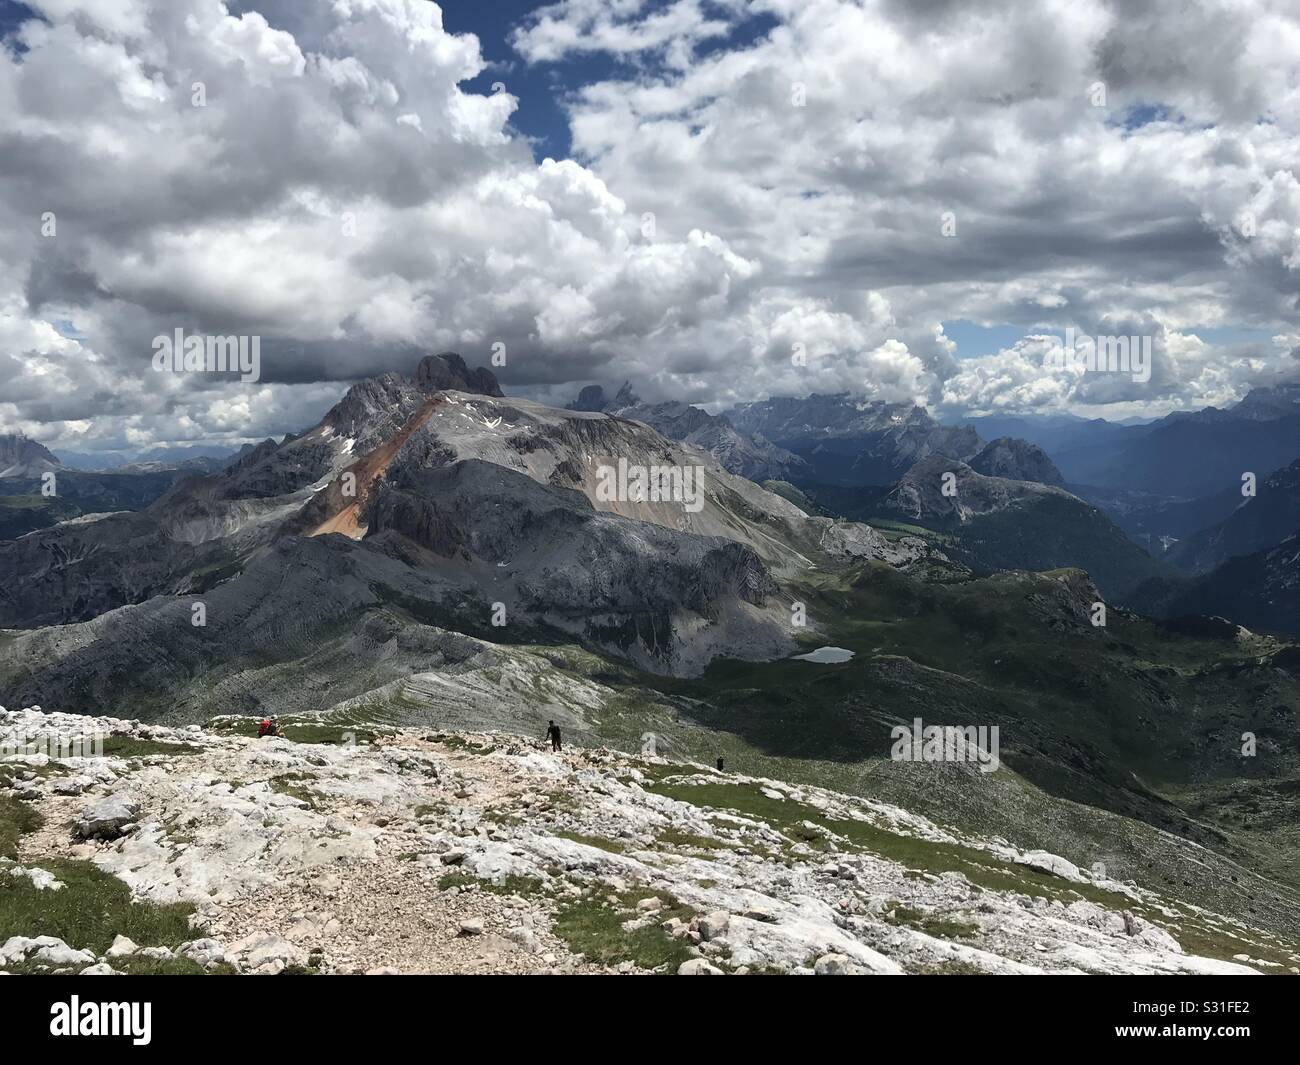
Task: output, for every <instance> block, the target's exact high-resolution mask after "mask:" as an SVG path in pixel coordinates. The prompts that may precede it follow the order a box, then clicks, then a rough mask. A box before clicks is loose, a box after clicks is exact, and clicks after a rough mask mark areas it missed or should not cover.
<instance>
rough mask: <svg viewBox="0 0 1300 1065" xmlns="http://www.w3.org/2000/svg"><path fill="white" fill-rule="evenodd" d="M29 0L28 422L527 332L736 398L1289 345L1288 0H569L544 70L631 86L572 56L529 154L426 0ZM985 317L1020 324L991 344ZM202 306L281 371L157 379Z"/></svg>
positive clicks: (233, 398) (106, 415) (970, 380)
mask: <svg viewBox="0 0 1300 1065" xmlns="http://www.w3.org/2000/svg"><path fill="white" fill-rule="evenodd" d="M30 6H32V7H33V9H34V10H36V12H37V13H38V15H39V17H38V18H35V19H32V20H29V21H27V22H25V23H23V24H22V25H21V27H20V28H19V29H18V30H17V31H16V32H15V34H14V35H13V37H12V38H11V39H10V40H9V41H8V42H7V43H6V48H5V50H4V51H3V52H0V116H2V117H3V121H2V122H0V242H3V246H4V248H5V253H4V255H2V256H0V427H3V428H22V429H23V430H25V431H27V432H29V433H31V434H32V435H34V436H37V437H38V438H41V439H43V440H46V441H48V442H51V443H55V444H58V443H60V442H62V443H63V444H66V445H67V446H69V447H72V446H73V444H72V443H70V442H75V444H76V446H77V447H82V448H86V447H94V446H97V445H98V446H105V447H107V446H110V445H112V446H118V445H120V443H121V442H122V441H123V440H125V439H130V440H133V441H136V442H138V443H139V444H140V445H141V446H145V445H149V444H152V443H157V442H168V441H199V440H221V441H227V442H232V443H238V442H241V441H242V440H245V439H251V438H258V437H261V436H264V435H268V434H271V433H279V432H283V431H285V430H287V429H296V428H300V427H302V426H303V425H305V424H308V423H309V422H311V421H313V420H314V419H315V418H316V417H318V416H319V414H320V413H321V412H322V411H323V409H324V408H325V406H327V405H328V404H329V402H331V401H332V399H333V398H335V397H336V396H337V395H338V394H339V393H340V391H341V389H342V387H343V385H344V383H345V382H347V381H350V380H353V379H356V378H359V377H362V376H365V375H368V374H372V373H376V372H379V371H382V370H388V369H407V368H409V366H410V365H413V362H414V359H415V358H416V356H417V355H418V353H420V352H422V351H424V350H428V349H437V348H443V347H452V348H456V349H458V350H461V351H462V352H463V353H464V354H465V355H466V357H467V358H468V359H469V360H470V361H471V362H480V363H485V362H487V361H488V356H489V354H490V352H491V350H492V345H493V344H494V343H497V342H501V343H504V344H505V345H506V351H507V365H506V367H505V368H504V369H503V370H502V371H501V376H502V378H503V380H504V382H505V384H506V387H507V389H508V390H511V391H518V392H524V393H529V394H533V395H537V396H544V397H548V398H558V397H561V396H564V395H565V394H566V393H567V392H569V391H572V390H574V389H575V388H576V386H577V385H578V384H580V383H585V382H588V381H593V380H598V381H602V382H606V383H608V382H611V381H614V380H622V379H623V378H632V379H633V380H634V381H636V383H637V385H638V389H639V391H640V392H641V393H642V394H643V395H646V396H647V397H648V398H666V397H669V396H672V397H678V398H685V399H689V400H692V401H696V402H705V403H711V404H715V405H722V404H725V403H727V402H730V401H734V400H747V399H754V398H758V397H761V396H765V395H767V394H771V393H786V394H791V393H793V394H805V393H808V392H811V391H821V392H826V391H836V390H849V391H852V392H854V393H856V394H859V395H862V396H867V397H878V398H884V399H890V400H899V399H914V400H918V401H922V402H927V403H929V404H931V405H933V406H935V407H937V408H941V409H945V410H952V411H955V412H958V413H961V412H965V411H991V410H1021V411H1029V410H1041V409H1073V410H1083V411H1086V410H1090V409H1092V410H1099V411H1106V412H1110V411H1123V412H1130V413H1141V412H1144V411H1150V412H1153V413H1159V412H1162V411H1163V410H1165V409H1173V408H1174V407H1177V406H1186V405H1203V404H1204V403H1206V402H1230V401H1231V400H1233V399H1235V398H1238V397H1239V396H1240V395H1241V394H1242V393H1243V392H1244V391H1245V390H1246V389H1247V388H1249V387H1250V386H1251V385H1252V384H1255V383H1267V382H1269V381H1271V380H1274V379H1276V377H1277V376H1278V375H1279V373H1285V374H1292V375H1294V374H1295V373H1296V372H1297V371H1298V370H1300V360H1297V359H1296V358H1295V356H1294V351H1295V349H1296V348H1297V346H1298V345H1297V343H1296V341H1295V337H1296V336H1297V329H1298V326H1297V321H1298V320H1300V306H1298V305H1297V293H1298V292H1300V285H1297V281H1298V280H1300V180H1298V175H1297V172H1296V159H1297V158H1300V152H1297V147H1300V77H1298V76H1297V59H1296V57H1297V56H1298V55H1300V14H1298V13H1297V12H1296V11H1295V9H1294V6H1293V5H1291V4H1290V3H1288V2H1287V0H1232V2H1229V0H1209V2H1207V3H1205V4H1201V5H1196V6H1197V10H1196V11H1194V12H1183V9H1182V7H1181V6H1180V7H1179V9H1178V10H1179V11H1180V12H1182V14H1180V15H1179V17H1176V18H1171V17H1169V11H1168V7H1169V5H1168V4H1167V3H1164V2H1161V0H1148V2H1140V3H1124V4H1120V3H1118V0H1116V2H1114V3H1112V2H1109V0H1068V2H1067V0H1021V2H1014V3H1013V2H1011V0H977V2H966V3H948V2H946V0H929V2H926V3H915V2H908V3H905V2H903V0H862V2H857V3H853V2H849V0H757V2H754V3H741V2H740V0H670V2H668V3H661V4H650V3H647V2H642V0H616V2H614V3H603V2H602V3H595V2H593V0H563V2H560V3H554V4H550V5H546V6H543V7H541V8H540V9H539V10H537V11H536V12H534V13H533V15H531V16H529V17H528V18H525V19H524V20H523V21H522V22H520V23H519V25H518V26H516V27H515V28H514V30H513V32H512V33H510V35H509V37H510V40H511V42H512V44H513V46H514V47H515V49H516V51H517V54H518V56H519V59H520V61H521V62H525V63H531V64H537V65H545V66H547V67H548V68H550V69H553V70H556V71H559V72H561V77H562V78H573V79H578V78H580V77H581V74H582V71H583V70H585V69H588V68H587V67H585V66H584V65H583V61H584V60H585V59H588V58H590V57H592V56H593V55H598V56H604V57H607V58H612V59H613V60H615V61H616V62H615V64H614V67H613V69H614V70H615V71H616V73H615V74H613V75H607V76H605V77H604V79H603V80H599V81H595V82H592V83H582V82H581V81H579V80H568V81H564V84H565V86H566V93H567V94H566V96H565V99H566V101H567V103H566V107H567V114H568V118H569V121H570V125H571V133H572V142H573V145H574V152H573V154H574V158H572V159H564V160H553V159H544V160H541V161H540V162H539V161H537V160H535V159H534V158H533V155H532V152H531V150H530V148H529V146H528V144H527V142H526V141H524V140H523V139H522V138H521V136H520V135H519V134H518V133H516V132H515V131H514V129H513V127H512V120H513V118H514V116H515V110H516V106H517V103H518V101H517V100H516V99H515V98H514V97H513V96H511V95H510V94H509V93H508V92H490V91H483V92H476V91H473V90H471V89H470V88H469V87H468V85H467V83H468V82H470V81H471V79H474V78H475V77H476V76H477V75H479V74H480V73H482V72H483V71H484V70H485V63H484V60H483V57H482V51H481V48H480V44H479V41H478V40H477V39H476V38H475V37H473V36H471V35H468V34H464V33H458V32H456V27H455V26H454V24H452V23H454V12H452V13H450V14H448V15H447V16H446V17H445V18H444V13H443V11H442V10H441V9H440V8H439V6H438V5H437V4H434V3H429V2H426V0H346V2H342V0H340V2H327V0H228V2H226V3H223V2H221V0H115V2H113V3H103V2H99V0H30ZM756 19H759V20H761V22H756V21H755V20H756ZM758 25H761V27H762V28H761V31H760V30H758V29H756V28H755V27H756V26H758ZM746 28H747V29H748V32H741V31H742V30H745V29H746ZM602 69H607V68H604V67H602ZM954 320H964V321H969V322H975V323H983V324H986V325H998V324H1002V323H1013V324H1015V325H1017V326H1019V327H1021V328H1022V329H1023V330H1024V334H1025V339H1023V340H1022V341H1020V342H1019V343H1017V344H1015V345H1013V346H1011V347H1010V348H1008V349H1006V350H1003V351H1000V352H998V353H996V354H994V355H987V356H983V357H980V358H965V357H963V356H965V355H966V354H967V353H966V352H963V351H961V350H960V349H959V346H958V345H957V344H955V343H954V341H953V339H952V338H951V337H949V336H947V335H946V333H945V330H944V328H943V325H942V323H944V322H951V321H954ZM1067 326H1074V327H1075V328H1076V329H1077V330H1079V331H1081V332H1087V333H1092V334H1096V333H1104V332H1116V333H1119V332H1123V333H1125V334H1128V333H1142V334H1144V335H1147V336H1150V337H1151V338H1152V340H1153V342H1154V350H1155V360H1154V365H1153V372H1152V375H1151V379H1150V381H1149V382H1143V383H1138V382H1134V381H1131V380H1127V379H1121V378H1118V377H1107V378H1099V377H1097V376H1093V377H1088V376H1087V375H1084V376H1082V377H1081V376H1078V375H1076V374H1069V373H1064V372H1059V371H1057V370H1054V369H1052V368H1051V367H1049V366H1047V365H1045V362H1044V359H1043V358H1042V354H1043V352H1042V350H1041V349H1042V345H1043V344H1044V343H1046V341H1044V340H1043V339H1042V338H1043V337H1046V336H1047V335H1049V334H1059V333H1061V332H1062V331H1063V330H1064V328H1066V327H1067ZM178 327H179V328H184V329H186V330H187V331H191V332H210V333H219V334H225V335H229V334H256V335H259V336H261V337H262V338H263V342H262V353H263V366H262V379H261V380H260V381H259V382H257V383H255V384H241V383H238V382H237V381H235V380H233V379H220V378H216V377H208V376H195V375H165V376H158V375H155V374H153V372H152V370H151V366H150V355H151V339H152V338H153V337H154V336H155V335H158V334H160V333H170V332H172V331H173V330H174V329H175V328H178ZM1206 327H1215V328H1218V329H1223V328H1226V327H1233V328H1235V329H1238V330H1250V331H1252V335H1255V334H1257V335H1259V336H1261V337H1264V338H1277V339H1273V340H1269V339H1264V340H1261V341H1258V342H1254V341H1249V340H1247V341H1239V342H1233V343H1228V342H1218V343H1215V342H1210V341H1209V340H1207V339H1205V338H1204V337H1203V336H1201V335H1200V334H1203V333H1205V330H1206ZM1288 338H1289V339H1288Z"/></svg>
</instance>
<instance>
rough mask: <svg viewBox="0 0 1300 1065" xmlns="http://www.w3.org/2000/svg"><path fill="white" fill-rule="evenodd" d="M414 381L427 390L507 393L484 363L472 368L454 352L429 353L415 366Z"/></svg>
mask: <svg viewBox="0 0 1300 1065" xmlns="http://www.w3.org/2000/svg"><path fill="white" fill-rule="evenodd" d="M415 383H416V384H417V385H419V386H420V388H422V389H423V390H424V391H426V392H444V391H454V392H473V393H476V394H478V395H480V396H496V397H498V398H501V397H503V396H504V395H505V393H504V392H502V391H501V386H500V385H499V384H498V383H497V379H496V374H494V373H493V372H492V371H491V370H489V369H487V368H486V367H484V366H480V367H479V368H478V369H477V370H471V369H470V368H469V367H468V366H466V365H465V360H464V359H463V358H461V356H460V355H458V354H457V353H456V352H454V351H443V352H439V353H438V354H437V355H426V356H425V357H424V358H422V359H421V360H420V365H419V366H417V367H416V369H415Z"/></svg>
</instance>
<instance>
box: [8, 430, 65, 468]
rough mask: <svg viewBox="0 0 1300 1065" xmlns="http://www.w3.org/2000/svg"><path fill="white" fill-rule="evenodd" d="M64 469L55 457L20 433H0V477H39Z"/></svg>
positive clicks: (43, 446) (42, 445)
mask: <svg viewBox="0 0 1300 1065" xmlns="http://www.w3.org/2000/svg"><path fill="white" fill-rule="evenodd" d="M61 469H64V465H63V463H62V462H61V461H59V458H58V456H57V455H55V454H54V453H53V452H52V451H50V450H49V449H48V448H47V447H45V445H44V444H39V443H37V442H36V441H35V440H32V439H31V438H30V437H28V436H25V435H24V434H22V433H0V477H39V476H40V475H41V474H42V473H50V472H53V471H57V470H61Z"/></svg>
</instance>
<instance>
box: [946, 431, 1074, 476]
mask: <svg viewBox="0 0 1300 1065" xmlns="http://www.w3.org/2000/svg"><path fill="white" fill-rule="evenodd" d="M969 465H970V468H971V469H972V470H974V471H975V472H976V473H982V474H984V476H986V477H1003V478H1006V479H1007V480H1009V481H1037V482H1038V483H1039V484H1053V485H1057V486H1058V487H1059V486H1061V485H1064V484H1065V478H1064V477H1062V476H1061V471H1060V470H1058V469H1057V468H1056V465H1055V463H1053V462H1052V460H1051V459H1050V458H1048V457H1047V452H1046V451H1044V450H1043V449H1042V448H1041V447H1039V446H1038V445H1037V444H1031V443H1029V441H1027V440H1019V439H1016V438H1015V437H1011V436H1002V437H998V439H996V440H994V441H992V442H990V443H988V444H985V445H984V447H983V448H982V449H981V450H980V452H979V454H977V455H975V456H974V457H973V458H971V460H970V463H969Z"/></svg>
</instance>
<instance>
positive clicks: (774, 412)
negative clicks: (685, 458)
mask: <svg viewBox="0 0 1300 1065" xmlns="http://www.w3.org/2000/svg"><path fill="white" fill-rule="evenodd" d="M723 413H724V414H725V415H726V416H727V417H728V418H729V419H730V420H731V422H732V424H734V425H735V426H736V428H737V429H739V430H740V431H741V432H745V433H750V434H752V435H761V436H762V437H763V438H764V439H766V440H770V441H772V442H773V443H774V444H776V445H778V446H779V447H783V448H786V449H787V450H789V451H793V452H794V453H795V454H796V455H799V456H800V457H801V458H803V459H804V460H805V461H806V462H807V463H808V464H809V466H810V467H811V475H810V479H811V480H814V481H818V482H821V483H824V484H830V485H841V486H847V485H863V486H865V485H881V484H889V483H892V482H893V481H896V480H897V479H898V478H899V477H901V476H902V475H903V474H904V473H906V472H907V470H908V469H909V468H910V467H911V466H913V465H914V464H915V463H916V462H918V461H920V460H921V459H924V458H926V457H928V456H929V455H933V454H941V455H948V456H951V457H952V458H955V459H968V458H970V457H972V456H973V455H975V454H976V452H978V451H979V450H980V448H981V446H982V445H983V441H982V440H981V439H980V437H979V434H978V433H977V432H976V431H975V430H974V429H971V428H969V427H966V426H944V425H940V424H939V422H937V421H936V420H935V419H934V418H933V417H932V416H931V414H930V413H929V412H928V411H927V410H926V409H925V408H924V407H921V406H918V405H916V404H913V403H886V402H883V401H880V400H869V401H860V400H855V399H853V398H852V396H850V395H849V393H847V392H842V393H836V394H832V395H819V394H816V393H814V394H813V395H810V396H807V397H805V398H803V399H797V398H794V397H791V396H776V397H773V398H771V399H766V400H761V401H759V402H756V403H745V404H741V405H740V406H737V407H733V408H732V409H731V410H729V411H724V412H723Z"/></svg>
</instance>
